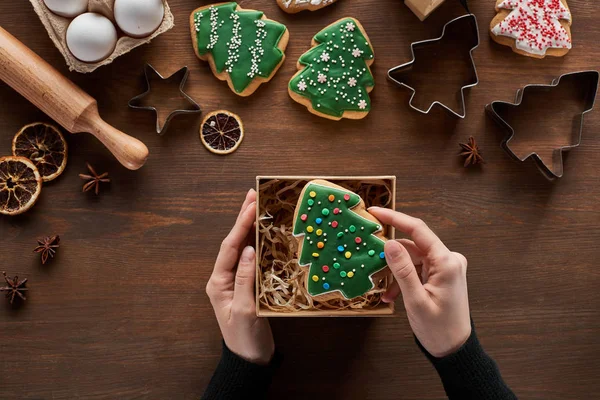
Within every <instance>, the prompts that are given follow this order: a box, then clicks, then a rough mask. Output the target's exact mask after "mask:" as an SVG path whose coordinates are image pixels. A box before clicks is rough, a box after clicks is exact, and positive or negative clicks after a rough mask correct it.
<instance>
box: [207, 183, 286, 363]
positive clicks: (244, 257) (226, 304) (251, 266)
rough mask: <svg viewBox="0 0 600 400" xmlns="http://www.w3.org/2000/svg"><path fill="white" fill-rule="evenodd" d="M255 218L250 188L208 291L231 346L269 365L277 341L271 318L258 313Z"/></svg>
mask: <svg viewBox="0 0 600 400" xmlns="http://www.w3.org/2000/svg"><path fill="white" fill-rule="evenodd" d="M255 219H256V192H255V191H254V190H252V189H250V191H249V192H248V194H247V195H246V199H245V200H244V204H243V205H242V209H241V211H240V214H239V215H238V218H237V220H236V222H235V225H234V227H233V228H232V229H231V232H229V235H227V237H226V238H225V240H223V243H222V244H221V250H220V251H219V255H218V256H217V261H216V262H215V268H214V270H213V273H212V275H211V277H210V279H209V281H208V284H207V285H206V294H208V297H209V298H210V302H211V304H212V306H213V309H214V310H215V315H216V317H217V321H218V323H219V327H220V328H221V333H222V334H223V339H224V340H225V344H226V345H227V347H228V348H229V350H231V351H232V352H233V353H235V354H237V355H238V356H240V357H241V358H243V359H245V360H247V361H250V362H252V363H255V364H262V365H266V364H268V363H269V362H270V361H271V359H272V358H273V354H274V353H275V343H274V341H273V334H272V332H271V327H270V326H269V321H268V320H267V319H266V318H258V317H257V316H256V301H255V297H254V283H255V274H256V252H255V250H254V248H252V247H251V246H246V243H247V242H248V238H249V236H250V233H251V232H253V229H252V228H253V227H254V221H255ZM244 246H245V247H244ZM240 253H241V254H240Z"/></svg>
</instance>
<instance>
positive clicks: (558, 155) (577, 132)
mask: <svg viewBox="0 0 600 400" xmlns="http://www.w3.org/2000/svg"><path fill="white" fill-rule="evenodd" d="M564 78H573V79H576V80H577V82H574V83H573V84H578V85H580V87H581V88H582V89H583V90H585V91H586V92H585V102H584V103H585V106H584V110H583V111H582V112H581V114H580V115H581V120H580V122H579V123H578V124H574V126H573V135H572V137H573V139H574V140H573V141H572V144H570V145H568V146H561V147H558V148H555V149H554V150H553V154H552V167H551V166H549V165H548V164H546V163H545V162H544V160H543V159H542V157H540V155H539V154H538V153H537V152H535V151H532V152H531V153H529V154H527V155H525V156H524V157H519V156H518V155H517V154H516V153H515V152H514V151H513V150H512V149H511V147H510V141H511V140H512V139H513V137H514V136H515V130H514V129H513V127H512V126H511V125H510V124H509V123H508V122H507V121H506V120H505V119H504V118H503V117H502V116H501V115H500V114H501V112H500V111H499V110H498V106H500V105H502V106H505V107H511V108H514V107H518V106H520V105H521V103H522V101H523V96H525V93H526V92H530V91H533V90H542V91H546V90H548V88H553V87H556V86H558V85H559V83H560V81H561V80H563V79H564ZM599 78H600V74H599V73H598V71H579V72H571V73H567V74H563V75H561V76H559V77H558V78H556V79H554V80H553V81H552V83H550V84H549V85H547V84H531V85H526V86H524V87H523V88H521V89H519V90H517V94H516V98H515V102H514V103H510V102H504V101H493V102H491V103H490V104H487V105H486V106H485V109H486V111H487V112H488V115H489V116H490V117H491V118H492V119H494V121H496V122H497V123H498V124H500V125H501V126H502V127H503V128H504V129H505V130H506V131H507V132H508V135H507V136H506V137H505V138H504V140H503V141H502V148H503V149H504V151H506V152H507V153H508V155H509V156H511V157H512V158H513V159H514V160H516V161H520V162H525V161H526V160H527V159H529V158H533V160H534V161H535V164H536V166H537V167H538V169H539V170H540V172H542V174H543V175H544V176H545V177H546V178H547V179H548V180H550V181H553V180H555V179H558V178H561V177H562V176H563V174H564V169H563V153H564V152H567V151H569V150H571V149H573V148H575V147H578V146H579V145H580V144H581V136H582V133H583V120H584V116H585V114H587V113H588V112H590V111H591V110H592V109H593V108H594V103H595V101H596V92H597V91H598V82H599ZM577 127H578V128H577Z"/></svg>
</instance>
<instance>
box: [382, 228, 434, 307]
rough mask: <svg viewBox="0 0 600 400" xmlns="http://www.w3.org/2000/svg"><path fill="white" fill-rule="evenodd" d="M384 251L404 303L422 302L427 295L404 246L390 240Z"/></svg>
mask: <svg viewBox="0 0 600 400" xmlns="http://www.w3.org/2000/svg"><path fill="white" fill-rule="evenodd" d="M384 251H385V259H386V261H387V262H388V265H389V267H390V269H391V270H392V273H393V274H394V277H395V278H396V281H397V282H398V285H399V286H400V290H401V291H402V297H403V299H404V302H405V303H406V302H407V301H410V302H420V301H421V300H422V299H424V298H425V296H426V295H427V294H426V292H425V289H424V288H423V285H422V284H421V281H420V280H419V275H418V274H417V269H416V268H415V265H414V264H413V262H412V260H411V258H410V254H409V253H408V251H407V250H406V249H405V248H404V246H402V245H401V244H400V243H398V242H397V241H395V240H389V241H387V242H386V243H385V247H384Z"/></svg>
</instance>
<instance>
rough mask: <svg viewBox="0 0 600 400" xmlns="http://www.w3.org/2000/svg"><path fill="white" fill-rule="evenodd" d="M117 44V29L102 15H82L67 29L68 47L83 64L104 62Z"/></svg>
mask: <svg viewBox="0 0 600 400" xmlns="http://www.w3.org/2000/svg"><path fill="white" fill-rule="evenodd" d="M116 44H117V29H116V28H115V26H114V25H113V23H112V22H111V21H110V20H109V19H108V18H106V17H105V16H104V15H101V14H96V13H85V14H81V15H80V16H79V17H77V18H75V19H74V20H73V21H71V24H70V25H69V28H68V29H67V47H69V50H70V51H71V53H72V54H73V55H74V56H75V57H77V58H78V59H79V60H81V61H83V62H88V63H93V62H98V61H101V60H104V59H105V58H106V57H108V56H109V55H111V54H112V52H113V50H114V49H115V46H116Z"/></svg>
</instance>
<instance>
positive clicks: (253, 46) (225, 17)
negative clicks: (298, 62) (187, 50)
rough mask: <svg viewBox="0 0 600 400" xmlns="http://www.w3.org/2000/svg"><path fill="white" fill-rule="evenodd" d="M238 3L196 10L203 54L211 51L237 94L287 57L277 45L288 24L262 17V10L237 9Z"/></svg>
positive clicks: (199, 45) (266, 76) (264, 75)
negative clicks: (229, 78)
mask: <svg viewBox="0 0 600 400" xmlns="http://www.w3.org/2000/svg"><path fill="white" fill-rule="evenodd" d="M236 8H237V3H225V4H221V5H219V6H210V7H208V8H205V9H203V10H201V11H196V12H195V13H194V28H195V30H196V38H197V42H198V52H199V53H200V54H201V55H204V54H207V53H211V54H212V56H213V58H214V61H215V66H216V69H217V72H219V73H221V72H223V71H226V72H227V73H228V74H229V76H230V77H231V82H232V83H233V87H234V89H235V91H236V92H237V93H240V92H243V91H244V89H246V88H247V87H248V85H249V84H250V83H251V82H252V80H253V79H255V78H256V77H257V76H260V77H263V78H268V77H269V76H270V75H271V73H272V72H273V71H274V70H275V68H277V66H278V65H279V63H280V62H281V60H282V59H283V57H284V54H283V52H282V51H281V50H280V49H279V48H278V47H277V45H278V44H279V41H280V40H281V37H282V36H283V34H284V33H285V31H286V29H287V28H286V27H285V25H283V24H280V23H279V22H275V21H270V20H263V19H261V18H262V16H263V15H264V14H263V13H262V12H261V11H250V10H248V11H246V10H244V11H236Z"/></svg>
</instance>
